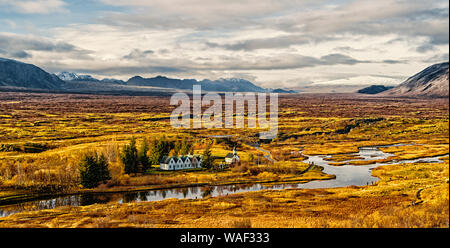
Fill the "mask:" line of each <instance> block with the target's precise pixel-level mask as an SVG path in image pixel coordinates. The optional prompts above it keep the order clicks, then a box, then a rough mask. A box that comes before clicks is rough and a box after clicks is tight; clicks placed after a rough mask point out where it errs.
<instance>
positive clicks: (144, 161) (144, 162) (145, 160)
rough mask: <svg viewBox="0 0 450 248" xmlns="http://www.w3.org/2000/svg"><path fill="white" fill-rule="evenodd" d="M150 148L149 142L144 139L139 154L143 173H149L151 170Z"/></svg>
mask: <svg viewBox="0 0 450 248" xmlns="http://www.w3.org/2000/svg"><path fill="white" fill-rule="evenodd" d="M149 149H150V146H149V144H148V141H147V139H146V138H144V140H143V141H142V144H141V147H140V149H139V154H138V160H139V164H140V165H141V167H142V171H144V172H145V171H147V170H148V169H150V158H149V157H148V155H147V152H148V151H149Z"/></svg>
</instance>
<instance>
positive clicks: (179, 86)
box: [0, 58, 296, 93]
mask: <svg viewBox="0 0 450 248" xmlns="http://www.w3.org/2000/svg"><path fill="white" fill-rule="evenodd" d="M193 85H201V86H202V90H204V91H217V92H277V93H296V92H295V91H291V90H284V89H266V88H262V87H259V86H257V85H255V84H253V83H252V82H250V81H248V80H245V79H240V78H228V79H225V78H222V79H218V80H209V79H204V80H201V81H197V80H196V79H175V78H168V77H165V76H156V77H153V78H143V77H141V76H134V77H132V78H130V79H128V80H127V81H126V82H125V81H122V80H118V79H108V78H105V79H102V80H99V79H96V78H94V77H92V76H90V75H82V74H77V73H74V72H67V71H64V72H60V73H57V74H50V73H48V72H46V71H44V70H42V69H41V68H39V67H37V66H35V65H31V64H26V63H22V62H20V61H16V60H12V59H5V58H0V90H2V89H3V90H23V91H27V90H37V91H39V90H41V91H42V90H46V91H57V92H77V93H105V92H113V93H120V92H128V93H129V92H132V93H145V92H157V91H164V92H166V91H170V90H175V91H177V90H192V87H193Z"/></svg>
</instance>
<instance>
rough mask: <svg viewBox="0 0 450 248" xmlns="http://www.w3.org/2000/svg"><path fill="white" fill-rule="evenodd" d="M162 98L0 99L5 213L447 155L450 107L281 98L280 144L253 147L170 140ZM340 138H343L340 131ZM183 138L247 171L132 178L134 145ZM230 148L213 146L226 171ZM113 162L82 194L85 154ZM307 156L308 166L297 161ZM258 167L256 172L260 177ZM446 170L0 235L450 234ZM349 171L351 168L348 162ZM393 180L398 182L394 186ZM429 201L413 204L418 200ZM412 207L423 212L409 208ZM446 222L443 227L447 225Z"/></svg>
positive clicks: (399, 172)
mask: <svg viewBox="0 0 450 248" xmlns="http://www.w3.org/2000/svg"><path fill="white" fill-rule="evenodd" d="M168 100H169V99H168V98H163V97H115V96H114V97H112V96H86V95H51V94H18V95H16V94H9V93H1V94H0V107H1V108H0V202H1V201H2V200H8V199H17V200H18V201H20V200H25V199H29V198H31V197H34V196H36V195H39V194H42V193H58V194H64V193H73V192H83V191H98V192H103V191H105V192H112V191H122V190H123V191H133V190H142V189H147V188H170V187H176V186H182V185H192V184H199V185H200V184H201V185H205V184H206V185H208V184H209V185H220V184H232V183H248V182H283V181H287V182H290V181H293V182H306V181H309V180H323V179H332V178H333V175H326V174H324V173H323V172H322V171H321V170H320V168H318V167H316V168H314V169H312V170H306V169H307V168H308V166H309V165H308V164H305V163H304V162H302V161H303V160H304V159H305V158H306V157H305V156H304V155H321V154H323V155H332V156H331V158H330V159H329V160H330V164H334V165H337V166H338V165H343V164H351V165H365V164H372V163H379V162H388V161H392V160H404V159H415V158H423V157H432V156H444V155H446V154H448V153H449V148H448V144H449V126H448V125H449V119H448V117H449V116H448V100H446V99H438V100H424V99H373V98H371V99H360V98H354V97H346V96H340V95H338V96H327V95H324V96H320V97H319V96H311V97H310V96H308V95H305V96H302V97H298V96H291V97H281V98H280V109H279V133H278V134H279V135H278V137H277V138H276V139H275V140H273V141H272V142H270V143H268V144H261V148H263V149H265V150H268V151H270V152H271V157H272V158H273V159H275V160H276V161H277V162H276V163H271V162H269V161H267V160H266V159H265V158H264V157H263V156H265V155H267V154H265V153H263V152H261V151H258V150H257V149H255V148H253V147H251V146H250V145H247V144H250V143H254V142H257V141H258V138H257V137H258V136H257V135H258V132H259V131H260V130H258V129H173V128H172V127H171V126H170V122H169V120H168V117H169V116H170V112H171V110H172V109H173V107H171V106H170V105H169V104H168ZM343 130H344V131H343ZM163 135H165V136H166V137H168V138H169V139H175V138H177V137H186V138H189V139H193V140H194V142H195V145H194V150H195V153H198V154H201V153H202V152H203V150H204V149H205V147H206V144H208V143H209V142H210V141H211V140H214V139H212V138H210V137H209V136H210V135H233V139H234V141H235V142H236V143H238V144H239V147H238V154H239V156H240V157H241V159H242V160H243V161H244V163H243V165H242V166H239V167H236V168H232V169H227V170H225V171H213V172H212V171H206V170H198V171H178V172H161V171H149V172H148V173H141V174H136V175H125V174H124V172H123V165H122V164H121V163H120V161H119V159H118V153H119V152H120V148H121V146H122V145H123V144H125V143H127V142H128V141H129V139H130V138H131V137H136V138H138V146H139V142H140V139H141V138H143V137H147V138H154V137H161V136H163ZM398 143H404V144H411V145H407V146H398V147H385V148H381V149H382V150H383V151H384V152H388V153H392V154H394V156H392V157H389V158H388V159H386V160H368V161H364V160H361V159H359V158H358V157H355V156H354V155H349V154H348V153H356V152H358V148H359V147H362V146H373V145H389V144H398ZM231 149H232V147H230V146H229V145H227V144H226V143H223V142H220V141H218V140H215V143H214V144H213V146H212V155H213V156H215V157H216V163H219V162H220V161H221V160H222V159H223V157H224V156H225V155H226V154H227V153H228V152H230V151H231ZM90 150H94V151H99V152H101V153H103V154H104V155H105V156H106V157H107V158H108V161H109V169H110V172H111V176H112V180H110V181H109V182H108V183H107V184H102V185H100V186H99V187H98V188H96V189H89V190H88V189H83V188H82V187H81V186H80V185H79V174H78V163H79V161H80V158H81V156H82V154H84V153H85V152H86V151H90ZM300 152H301V153H302V154H304V155H301V154H300ZM251 156H253V160H257V161H260V162H261V163H260V164H259V166H255V162H254V161H253V162H251V161H250V157H251ZM444 159H445V161H446V162H445V163H442V164H426V163H416V164H407V165H389V166H384V167H379V168H377V169H375V170H373V174H374V176H378V177H380V178H381V181H380V182H378V183H377V184H376V185H373V186H367V187H348V188H340V189H323V190H283V191H263V192H252V193H242V194H236V195H230V196H227V197H217V198H208V199H201V200H165V201H162V202H153V203H130V204H122V205H120V204H107V205H104V204H102V205H92V206H85V207H61V208H57V209H54V210H42V211H37V212H29V213H27V212H24V213H20V214H15V215H13V216H10V217H7V218H1V219H0V226H3V227H12V226H24V227H25V226H27V227H34V226H36V227H37V226H46V227H65V226H70V227H77V226H79V227H118V226H146V227H416V226H417V227H442V226H444V227H445V226H446V227H448V183H447V184H446V182H445V181H446V180H448V156H447V157H444ZM348 160H351V161H350V162H345V163H344V162H343V161H348ZM305 171H306V172H305ZM391 178H392V179H391ZM420 189H423V190H421V191H420V197H421V199H417V196H416V194H417V191H418V190H420ZM412 201H417V202H419V204H414V205H413V206H411V202H412ZM445 219H446V220H447V221H445Z"/></svg>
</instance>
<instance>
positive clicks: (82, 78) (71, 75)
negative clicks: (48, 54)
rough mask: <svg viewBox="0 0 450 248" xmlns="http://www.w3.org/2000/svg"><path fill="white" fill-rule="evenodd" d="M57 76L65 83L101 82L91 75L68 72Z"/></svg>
mask: <svg viewBox="0 0 450 248" xmlns="http://www.w3.org/2000/svg"><path fill="white" fill-rule="evenodd" d="M56 76H58V77H59V78H60V79H61V80H64V81H91V82H98V81H100V80H98V79H96V78H93V77H92V76H91V75H78V74H76V73H73V72H67V71H63V72H60V73H57V74H56Z"/></svg>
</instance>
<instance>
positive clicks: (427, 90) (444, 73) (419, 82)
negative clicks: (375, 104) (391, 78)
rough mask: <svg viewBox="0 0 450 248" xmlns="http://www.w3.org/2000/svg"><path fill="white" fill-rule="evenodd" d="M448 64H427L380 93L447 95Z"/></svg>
mask: <svg viewBox="0 0 450 248" xmlns="http://www.w3.org/2000/svg"><path fill="white" fill-rule="evenodd" d="M448 65H449V63H448V62H444V63H440V64H435V65H432V66H429V67H427V68H425V69H424V70H423V71H421V72H419V73H417V74H416V75H414V76H412V77H410V78H408V79H407V80H406V81H405V82H403V83H401V84H399V85H398V86H397V87H395V88H393V89H390V90H388V91H385V92H382V93H380V95H382V96H396V97H401V96H405V97H448V96H449V82H448V74H449V67H448Z"/></svg>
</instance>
